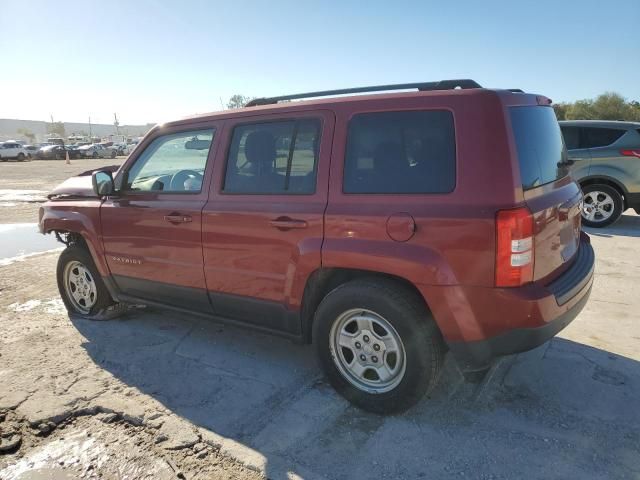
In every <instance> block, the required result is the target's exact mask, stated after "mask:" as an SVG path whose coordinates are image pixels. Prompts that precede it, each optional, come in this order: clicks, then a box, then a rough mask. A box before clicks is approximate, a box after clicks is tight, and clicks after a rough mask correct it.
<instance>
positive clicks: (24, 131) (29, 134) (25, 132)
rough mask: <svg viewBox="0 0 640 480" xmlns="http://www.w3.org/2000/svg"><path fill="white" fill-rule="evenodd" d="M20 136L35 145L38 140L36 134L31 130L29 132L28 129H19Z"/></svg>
mask: <svg viewBox="0 0 640 480" xmlns="http://www.w3.org/2000/svg"><path fill="white" fill-rule="evenodd" d="M18 135H22V136H23V137H25V138H26V139H28V140H29V143H33V142H35V140H36V134H35V133H33V132H32V131H31V130H29V129H28V128H19V129H18Z"/></svg>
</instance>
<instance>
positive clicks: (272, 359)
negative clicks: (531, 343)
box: [0, 160, 640, 480]
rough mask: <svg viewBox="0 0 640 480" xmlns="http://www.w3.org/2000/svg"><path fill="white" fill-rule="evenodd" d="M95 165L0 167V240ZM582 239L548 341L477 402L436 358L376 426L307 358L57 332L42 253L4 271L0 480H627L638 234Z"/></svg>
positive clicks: (59, 322)
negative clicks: (577, 295) (587, 261)
mask: <svg viewBox="0 0 640 480" xmlns="http://www.w3.org/2000/svg"><path fill="white" fill-rule="evenodd" d="M109 164H113V161H110V160H75V161H72V165H70V166H68V165H64V162H59V161H58V162H53V161H52V162H37V161H33V162H30V163H25V164H16V163H8V164H7V163H4V164H2V163H0V204H2V203H13V204H14V205H12V206H11V205H9V206H0V224H7V223H18V222H19V223H23V222H35V221H36V219H37V207H38V203H37V200H36V199H35V198H32V197H29V195H32V194H28V193H24V190H36V191H43V192H46V191H47V190H48V189H50V188H51V187H53V186H54V185H55V184H57V183H59V182H60V181H62V180H64V179H65V178H66V177H67V176H69V175H73V174H74V173H77V172H80V171H84V170H87V169H89V168H95V167H96V166H99V165H109ZM2 195H4V196H5V199H4V200H3V199H2ZM43 195H44V194H43ZM21 196H22V198H23V199H22V200H21V199H20V197H21ZM24 197H28V198H27V200H26V201H24ZM8 198H14V200H9V199H8ZM589 233H590V234H591V239H592V243H593V245H594V248H595V250H596V255H597V265H596V280H595V283H594V287H593V292H592V295H591V299H590V301H589V303H588V305H587V307H586V308H585V310H584V311H583V312H582V313H581V314H580V315H579V317H578V318H577V319H576V320H575V321H574V322H573V323H572V324H571V325H570V326H569V327H568V328H567V329H565V330H564V331H563V332H561V334H560V336H559V337H558V338H556V339H554V340H553V341H551V342H549V343H547V344H545V345H543V346H541V347H540V348H538V349H536V350H534V351H532V352H528V353H526V354H521V355H517V356H513V357H508V358H505V359H504V360H502V361H501V362H499V363H498V364H497V365H496V367H495V368H494V369H493V370H492V372H491V373H490V374H489V375H488V376H487V377H485V378H484V380H482V381H481V382H480V383H477V384H472V383H467V382H465V381H464V380H463V378H462V377H461V376H460V374H459V372H458V370H457V368H456V366H455V364H454V362H453V361H452V360H451V359H450V358H447V361H446V362H445V371H444V374H443V378H442V380H441V383H440V384H439V386H438V387H437V388H436V389H435V391H434V392H433V393H432V394H431V395H430V397H429V398H425V399H424V400H423V401H422V402H421V403H420V404H419V405H417V406H416V407H414V408H413V409H411V410H410V411H409V412H407V413H405V414H403V415H397V416H391V417H379V416H375V415H369V414H366V413H363V412H361V411H359V410H357V409H355V408H354V407H352V406H351V405H349V404H348V403H347V402H345V401H344V400H343V399H342V398H340V397H339V396H338V395H337V394H335V392H334V391H333V390H332V389H331V388H330V387H329V386H328V385H327V384H326V383H325V382H324V381H323V379H322V376H321V374H320V372H319V370H318V368H317V366H316V363H315V360H314V358H313V352H312V350H311V348H309V347H305V346H300V345H293V344H291V343H290V342H288V341H286V340H283V339H279V338H275V337H270V336H266V335H263V334H259V333H255V332H250V331H245V330H240V329H237V328H232V327H227V326H222V325H218V324H215V323H213V322H211V321H208V320H206V319H201V318H198V317H193V316H189V315H185V314H176V313H173V312H168V311H162V310H157V309H150V308H146V309H136V310H132V311H131V312H129V313H128V314H127V315H125V316H124V317H122V318H119V319H115V320H110V321H104V322H91V321H87V320H82V319H79V318H70V317H69V316H68V315H67V314H66V312H65V310H64V308H63V305H62V302H61V301H60V299H59V295H58V292H57V287H56V283H55V264H56V261H57V256H58V254H59V252H57V251H54V252H48V253H43V254H40V255H36V256H26V257H20V258H15V259H8V260H6V259H5V261H4V262H0V450H2V451H3V452H2V453H0V478H1V479H3V480H5V479H7V480H16V479H20V480H34V479H35V480H41V479H45V478H46V479H48V478H53V479H58V480H60V479H72V478H103V479H122V478H133V479H138V478H143V479H174V478H189V479H205V478H223V479H224V478H233V479H251V478H264V477H267V478H273V479H284V478H332V479H351V478H370V477H372V476H375V477H378V478H389V479H399V478H460V477H468V478H482V479H512V478H545V479H548V478H559V479H560V478H563V479H564V478H589V479H591V478H593V479H599V478H608V479H617V478H620V479H640V407H639V405H640V403H639V400H638V399H639V398H640V326H639V325H638V313H637V312H638V311H639V307H640V297H638V295H637V292H636V291H637V286H638V285H640V268H639V267H640V255H639V254H640V244H639V242H640V240H638V237H640V217H639V216H636V215H632V214H630V212H628V213H627V214H626V215H624V216H623V217H622V218H621V220H620V221H619V222H618V223H616V224H615V225H614V226H612V227H610V228H607V229H603V230H598V231H596V230H592V231H590V232H589ZM3 241H6V238H5V237H3V236H2V230H1V229H0V256H1V254H2V247H3Z"/></svg>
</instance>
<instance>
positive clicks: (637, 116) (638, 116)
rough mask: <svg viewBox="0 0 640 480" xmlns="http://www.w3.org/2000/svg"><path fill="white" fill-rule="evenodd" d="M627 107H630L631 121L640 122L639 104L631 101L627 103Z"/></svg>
mask: <svg viewBox="0 0 640 480" xmlns="http://www.w3.org/2000/svg"><path fill="white" fill-rule="evenodd" d="M629 106H630V107H631V112H632V115H633V118H632V120H634V121H636V122H640V102H638V101H637V100H632V101H630V102H629Z"/></svg>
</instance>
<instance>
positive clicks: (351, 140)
mask: <svg viewBox="0 0 640 480" xmlns="http://www.w3.org/2000/svg"><path fill="white" fill-rule="evenodd" d="M455 157H456V152H455V134H454V127H453V115H452V114H451V112H449V111H444V110H430V111H409V112H379V113H363V114H359V115H355V116H354V117H353V118H352V120H351V121H350V122H349V132H348V138H347V153H346V158H345V165H344V186H343V189H344V192H345V193H396V194H402V193H417V194H419V193H448V192H451V191H452V190H453V189H454V187H455V175H456V172H455V168H456V167H455V164H456V158H455Z"/></svg>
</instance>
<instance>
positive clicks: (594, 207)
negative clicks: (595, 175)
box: [582, 190, 615, 223]
mask: <svg viewBox="0 0 640 480" xmlns="http://www.w3.org/2000/svg"><path fill="white" fill-rule="evenodd" d="M614 210H615V203H614V202H613V198H611V195H609V194H608V193H605V192H601V191H598V190H594V191H593V192H589V193H585V194H584V203H583V207H582V217H583V218H584V219H585V220H589V221H590V222H594V223H599V222H604V221H605V220H608V219H609V218H610V217H611V215H613V212H614Z"/></svg>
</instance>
